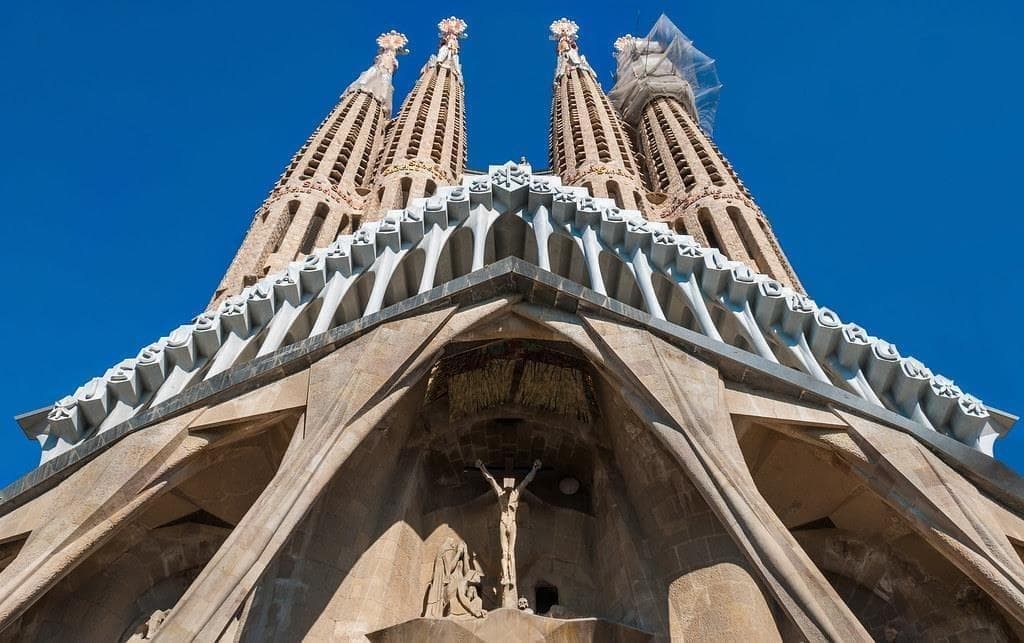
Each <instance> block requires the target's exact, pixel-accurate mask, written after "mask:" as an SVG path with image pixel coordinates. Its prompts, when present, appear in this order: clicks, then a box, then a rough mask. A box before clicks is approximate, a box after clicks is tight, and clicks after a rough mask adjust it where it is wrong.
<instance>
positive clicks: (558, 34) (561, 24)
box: [550, 18, 580, 52]
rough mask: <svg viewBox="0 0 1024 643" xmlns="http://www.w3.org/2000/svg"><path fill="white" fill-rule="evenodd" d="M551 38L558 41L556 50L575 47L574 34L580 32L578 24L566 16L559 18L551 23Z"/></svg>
mask: <svg viewBox="0 0 1024 643" xmlns="http://www.w3.org/2000/svg"><path fill="white" fill-rule="evenodd" d="M550 29H551V39H552V40H557V41H558V51H559V52H561V51H563V48H567V47H572V48H575V47H576V36H577V35H579V33H580V26H579V25H578V24H576V23H575V22H573V21H572V20H569V19H568V18H559V19H558V20H555V21H554V22H552V23H551V27H550Z"/></svg>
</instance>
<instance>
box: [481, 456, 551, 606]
mask: <svg viewBox="0 0 1024 643" xmlns="http://www.w3.org/2000/svg"><path fill="white" fill-rule="evenodd" d="M476 466H477V468H478V469H480V472H481V473H483V474H484V478H485V479H486V480H487V482H489V483H490V485H491V488H492V489H494V493H496V494H497V495H498V508H499V509H500V510H501V518H500V521H499V526H498V535H499V536H500V538H501V585H502V587H503V588H504V590H505V591H504V594H503V596H502V601H501V604H502V607H516V605H517V603H518V599H519V593H518V590H517V589H516V512H517V511H518V510H519V496H520V494H521V493H522V491H523V489H525V488H526V485H528V484H530V482H532V481H533V477H534V476H536V475H537V471H538V470H540V466H541V464H540V460H534V461H533V468H532V469H530V472H529V473H527V474H526V477H525V478H523V481H522V482H520V483H519V486H515V479H514V478H505V479H504V480H503V481H502V482H504V486H501V485H499V484H498V483H497V481H496V480H495V479H494V476H492V475H491V474H490V472H488V471H487V467H485V466H484V463H483V462H482V461H481V460H477V461H476Z"/></svg>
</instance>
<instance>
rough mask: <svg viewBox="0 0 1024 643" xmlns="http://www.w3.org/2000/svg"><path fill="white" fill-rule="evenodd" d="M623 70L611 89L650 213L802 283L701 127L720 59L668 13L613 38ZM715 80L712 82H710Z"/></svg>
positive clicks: (790, 282)
mask: <svg viewBox="0 0 1024 643" xmlns="http://www.w3.org/2000/svg"><path fill="white" fill-rule="evenodd" d="M615 48H616V50H617V55H616V58H617V60H618V70H617V73H616V83H615V86H614V87H613V88H612V90H611V91H610V92H609V96H610V98H611V100H612V102H613V103H614V104H615V105H616V107H617V108H618V109H619V111H620V113H621V114H622V116H623V118H625V120H626V122H627V123H629V124H630V126H631V127H632V128H633V129H634V131H635V132H636V136H637V140H638V142H639V148H640V153H641V155H642V157H643V159H644V165H645V166H646V167H645V170H646V175H647V180H648V184H649V185H650V186H651V187H652V189H653V194H652V197H653V198H652V201H654V202H656V203H657V204H658V205H657V206H656V207H651V208H650V210H651V212H650V214H651V217H652V218H654V219H656V220H662V221H669V222H671V224H672V226H673V227H674V228H675V230H676V231H677V232H685V233H686V234H689V235H692V236H693V237H695V238H697V239H698V240H700V241H701V242H702V243H706V244H707V245H709V246H713V247H716V248H718V249H719V250H721V251H722V252H723V253H724V254H725V255H727V256H728V257H729V258H730V259H735V260H737V261H743V262H745V263H748V264H749V265H750V266H751V267H755V268H757V269H758V270H759V271H760V272H763V273H765V274H767V275H770V276H772V277H773V278H775V279H776V280H778V281H780V282H782V283H784V284H786V285H788V286H792V287H794V288H796V289H797V290H802V287H801V285H800V281H799V279H797V276H796V273H795V272H794V271H793V268H792V266H790V264H789V260H788V259H786V255H785V254H784V253H783V252H782V248H781V247H780V246H779V242H778V240H777V239H776V238H775V234H774V233H773V232H772V228H771V225H770V224H769V222H768V219H767V217H765V215H764V213H763V212H761V209H760V208H759V207H758V206H757V204H755V203H754V200H753V198H752V197H751V195H750V192H749V191H748V190H747V188H746V187H745V186H744V185H743V182H742V181H740V179H739V177H738V176H737V175H736V172H735V171H734V170H733V168H732V165H730V164H729V161H728V160H726V158H725V156H723V155H722V153H721V152H720V151H719V150H718V147H717V146H716V145H715V143H714V141H712V140H711V137H710V136H708V134H707V133H706V132H705V130H704V129H703V128H702V127H701V124H700V121H701V116H702V115H704V116H705V119H706V120H707V119H708V116H709V114H708V109H701V108H700V107H699V106H698V102H699V101H700V99H701V97H703V96H706V95H708V94H709V93H714V94H715V95H717V89H718V84H717V75H714V76H713V80H709V75H708V72H709V70H710V71H711V74H714V72H713V68H714V61H713V60H711V59H710V58H708V57H707V56H705V55H704V54H703V53H701V52H700V51H699V50H697V49H696V48H695V47H693V43H692V42H690V40H689V39H688V38H686V36H685V35H683V33H682V32H681V31H679V29H678V28H676V26H675V25H673V24H672V23H671V21H669V20H668V18H666V17H665V16H662V17H661V19H660V20H659V21H658V23H657V24H656V25H655V27H654V29H653V30H652V32H651V34H650V35H649V36H647V37H645V38H636V37H633V36H623V37H621V38H619V39H618V40H616V41H615ZM709 82H711V83H713V86H712V87H708V86H707V83H709Z"/></svg>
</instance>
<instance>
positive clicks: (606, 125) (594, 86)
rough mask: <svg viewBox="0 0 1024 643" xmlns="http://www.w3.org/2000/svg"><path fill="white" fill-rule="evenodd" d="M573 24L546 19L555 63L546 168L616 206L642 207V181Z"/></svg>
mask: <svg viewBox="0 0 1024 643" xmlns="http://www.w3.org/2000/svg"><path fill="white" fill-rule="evenodd" d="M578 33H579V27H578V26H577V25H576V23H575V22H572V21H571V20H566V19H565V18H562V19H561V20H556V21H555V22H553V23H551V35H552V39H554V40H556V41H557V43H558V46H557V51H558V63H557V67H556V69H555V82H554V89H553V93H554V96H553V98H552V102H551V140H550V142H551V149H550V155H551V169H552V170H554V171H555V172H556V173H557V174H558V175H559V176H560V177H561V178H562V181H563V183H565V184H567V185H576V186H582V187H586V188H587V189H589V190H590V193H591V194H593V195H594V196H599V197H605V198H610V199H614V200H615V203H616V205H618V206H619V207H622V208H629V209H634V210H644V209H645V204H644V199H643V193H644V192H645V190H644V188H643V182H642V179H641V177H640V170H639V166H638V165H637V162H636V159H635V158H634V155H633V147H632V144H631V143H630V140H629V136H628V135H627V134H626V132H625V129H624V128H623V124H622V122H621V120H620V119H619V116H618V114H616V112H615V109H614V108H613V107H612V105H611V103H610V102H609V101H608V97H607V96H605V93H604V91H603V90H602V89H601V85H600V84H599V83H598V82H597V77H596V76H595V74H594V70H593V69H591V68H590V65H589V64H588V63H587V59H586V58H585V57H583V56H582V55H581V54H580V52H579V47H578V45H577V43H576V36H577V34H578Z"/></svg>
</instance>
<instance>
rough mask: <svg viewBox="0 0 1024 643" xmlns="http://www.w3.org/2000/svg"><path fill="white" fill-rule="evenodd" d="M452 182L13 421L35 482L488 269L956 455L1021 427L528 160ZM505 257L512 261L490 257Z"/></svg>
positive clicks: (812, 306)
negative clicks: (32, 454)
mask: <svg viewBox="0 0 1024 643" xmlns="http://www.w3.org/2000/svg"><path fill="white" fill-rule="evenodd" d="M463 183H464V184H463V185H462V186H455V187H443V188H440V189H439V190H438V193H437V195H435V196H433V197H430V198H427V199H416V200H414V202H413V203H412V204H411V205H410V206H409V207H408V208H406V209H405V210H400V211H392V212H390V213H389V214H388V215H387V216H386V217H384V219H383V220H381V221H377V222H372V223H368V224H365V225H364V226H363V227H362V228H361V229H360V230H358V231H357V232H356V233H355V234H354V235H346V236H341V237H339V238H338V239H337V241H335V243H333V244H331V246H330V247H327V248H321V249H318V250H316V251H314V252H313V253H312V254H310V255H309V256H308V257H307V258H306V259H305V260H303V261H297V262H294V263H293V264H291V265H290V266H289V267H288V269H287V270H284V271H282V272H280V273H276V274H272V275H269V276H268V277H266V278H265V279H263V280H262V281H260V282H258V283H256V284H255V285H253V286H250V287H248V288H246V289H245V290H244V291H242V292H241V293H239V294H238V295H236V296H234V297H231V298H229V299H227V300H226V301H225V302H224V303H223V304H222V305H221V306H220V307H219V308H217V309H216V310H210V311H207V312H205V313H203V314H202V315H199V316H198V317H196V318H195V319H194V320H193V321H192V322H190V323H188V324H185V325H183V326H180V327H179V328H177V329H175V330H174V331H172V332H171V333H169V334H168V335H167V336H165V337H162V338H160V339H159V340H157V341H156V342H154V343H152V344H151V345H149V346H146V347H144V348H143V349H142V350H141V351H140V352H139V353H138V354H137V356H136V357H134V358H130V359H126V360H124V361H122V362H121V363H119V364H117V365H116V366H114V367H113V368H111V369H110V370H108V371H107V372H106V373H105V374H104V375H103V376H101V377H97V378H94V379H93V380H90V381H89V382H87V383H86V384H85V385H83V386H81V387H79V388H78V390H76V391H75V392H74V393H73V394H71V395H69V396H67V397H65V398H63V399H61V400H60V401H59V402H57V403H56V404H55V405H54V406H53V407H52V408H49V409H42V410H40V411H35V412H31V413H26V414H24V415H22V416H19V418H18V421H19V423H20V425H21V426H22V428H23V430H24V431H25V433H26V434H27V435H28V436H29V437H31V438H34V439H36V440H38V441H39V442H40V444H41V445H42V448H43V458H42V461H43V463H48V462H49V463H50V465H49V466H48V467H46V469H47V471H49V472H51V473H52V472H53V471H55V470H58V469H60V468H61V467H63V466H66V465H67V464H68V463H70V462H74V461H76V460H77V459H78V458H81V457H83V455H84V454H85V453H88V452H92V451H94V450H95V449H96V448H100V447H102V445H105V444H108V443H110V442H111V441H113V440H115V439H116V438H117V436H118V435H123V434H124V433H125V432H126V431H131V430H135V429H137V428H139V427H140V426H143V425H145V424H146V423H148V422H151V421H153V420H154V418H156V417H162V416H164V415H166V414H167V413H168V412H173V410H174V409H181V408H184V407H187V406H189V405H192V404H194V403H195V402H196V401H197V400H199V399H202V398H205V397H208V396H209V395H214V394H217V391H219V390H223V389H224V388H225V387H229V386H230V385H235V384H238V383H240V382H243V381H245V380H247V379H249V378H251V377H255V376H257V375H258V374H261V373H264V372H268V371H270V372H272V371H274V370H275V369H278V368H280V367H281V366H282V365H283V364H285V363H286V362H287V361H288V360H290V359H293V358H296V356H298V355H301V354H307V353H308V354H314V353H316V351H319V350H324V347H326V346H329V344H330V342H331V341H334V340H333V339H332V338H333V337H336V336H337V335H338V333H339V332H341V331H343V330H344V331H345V332H348V333H351V332H358V329H359V328H361V327H363V326H365V325H368V324H372V323H375V321H376V320H378V319H380V318H381V316H382V315H389V316H393V315H395V314H402V313H404V311H408V310H411V309H413V308H416V307H419V306H423V305H426V304H427V302H430V301H436V300H438V299H443V298H445V297H448V296H449V295H448V293H450V292H455V291H459V292H463V291H464V290H465V289H466V288H469V287H470V286H472V285H474V284H479V283H484V282H487V281H488V280H491V279H494V278H495V275H496V274H498V273H499V272H500V271H506V273H507V274H509V275H523V274H527V273H528V274H530V275H531V278H536V279H538V280H540V282H544V283H547V282H552V283H553V284H555V285H552V286H550V287H551V288H552V290H553V291H554V293H553V294H552V295H551V301H552V302H554V303H557V302H558V301H559V300H560V298H562V297H577V298H583V299H587V300H593V301H595V302H596V304H597V305H601V306H605V307H608V308H610V309H611V310H614V311H615V312H616V314H621V315H626V316H628V317H630V318H634V319H637V320H642V321H643V322H644V323H647V324H651V325H652V327H656V328H657V329H658V330H659V332H670V333H673V334H678V336H679V337H681V338H683V339H684V340H685V341H686V342H688V343H691V344H693V345H694V346H696V347H699V348H700V350H702V351H711V352H713V353H715V354H719V355H721V356H724V357H728V360H729V361H730V362H736V363H739V364H742V366H741V367H740V368H743V369H748V370H749V372H750V375H749V376H750V377H752V376H754V373H758V374H760V375H758V376H761V375H763V376H766V377H770V378H775V379H781V380H784V381H786V382H788V385H790V386H797V387H799V388H800V389H801V390H802V392H801V393H800V394H801V395H807V394H811V393H812V392H813V394H814V395H818V396H820V397H822V398H823V399H826V400H828V403H831V404H838V405H840V406H845V407H848V408H851V409H855V410H857V411H858V412H861V413H871V414H873V415H875V416H877V417H879V418H881V419H883V421H886V422H888V423H890V424H894V423H895V424H898V425H899V426H901V427H903V428H904V430H908V431H912V432H914V433H915V435H918V436H919V437H922V439H924V436H927V439H926V441H928V442H929V443H941V444H943V445H946V447H948V446H949V445H950V444H951V443H953V444H957V447H958V449H955V450H956V451H957V452H958V453H961V454H962V453H963V449H964V445H966V447H970V449H975V450H977V451H980V452H982V453H984V454H988V455H991V453H992V445H993V442H994V441H995V439H996V438H997V437H998V436H999V435H1001V434H1004V433H1005V432H1006V431H1007V430H1008V429H1009V428H1010V426H1012V424H1013V422H1014V421H1015V420H1016V418H1015V417H1013V416H1010V415H1008V414H1005V413H1002V412H999V411H996V410H994V409H991V408H988V407H986V406H985V405H984V404H982V403H981V402H980V401H979V400H978V399H977V398H975V397H973V396H971V395H968V394H965V393H963V392H962V391H961V390H960V389H959V388H958V387H957V386H956V385H955V384H954V383H953V382H952V381H951V380H949V379H948V378H945V377H943V376H941V375H937V374H934V373H932V372H931V371H930V370H929V369H928V368H927V367H926V366H924V365H923V364H921V363H920V362H919V361H917V360H915V359H914V358H912V357H906V356H902V355H900V353H899V351H898V350H897V349H896V347H895V346H894V345H893V344H891V343H889V342H887V341H884V340H881V339H878V338H876V337H873V336H871V335H870V334H869V333H868V332H867V331H866V330H864V329H863V328H861V327H860V326H858V325H856V324H853V323H847V322H843V321H842V320H841V318H840V317H839V315H837V314H836V313H835V312H833V311H831V310H830V309H828V308H825V307H822V306H819V305H817V304H816V303H815V302H814V301H812V300H810V299H808V298H807V297H805V296H803V295H800V294H799V293H796V292H794V291H792V290H790V289H788V288H786V287H784V286H782V285H781V284H779V283H778V282H776V281H774V280H772V279H771V278H769V277H767V276H765V275H761V274H757V273H755V272H754V271H753V270H751V269H750V268H749V267H748V266H746V265H744V264H742V263H739V262H735V261H730V260H729V259H727V258H726V257H725V256H724V255H723V254H722V253H721V252H719V251H718V250H716V249H714V248H703V247H701V246H700V245H699V244H697V243H696V241H695V240H694V239H693V238H692V237H689V236H686V235H679V234H675V233H673V232H671V231H669V229H668V228H667V227H666V226H665V224H661V223H652V222H650V221H647V220H645V219H644V218H643V217H642V216H641V215H640V213H638V212H635V211H627V210H620V209H618V208H616V207H614V204H613V203H612V202H611V201H610V200H607V199H596V198H592V197H590V196H589V195H588V194H587V192H586V190H584V189H582V188H576V187H566V186H562V185H561V183H560V181H559V179H558V178H557V177H551V176H538V175H534V174H532V173H531V168H530V166H529V165H527V164H515V163H511V162H510V163H506V164H504V165H498V166H491V168H490V170H489V172H488V174H487V175H485V176H467V177H466V178H465V179H464V182H463ZM508 257H515V258H518V259H519V260H520V261H516V262H513V263H509V262H508V261H504V262H503V261H502V260H503V259H505V258H508ZM527 265H529V266H532V267H533V268H530V269H529V270H527V269H526V267H525V266H527ZM538 269H539V270H538ZM467 292H468V291H467ZM561 293H565V294H561ZM473 296H476V295H473ZM574 305H575V304H574ZM591 305H593V304H591ZM304 359H309V358H308V357H307V358H304ZM743 377H748V375H744V376H743ZM55 459H56V460H55ZM986 459H987V458H986ZM51 461H52V462H51ZM33 473H36V472H33ZM44 473H45V472H41V473H39V474H38V475H44ZM30 475H31V474H30ZM16 484H18V483H16Z"/></svg>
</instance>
